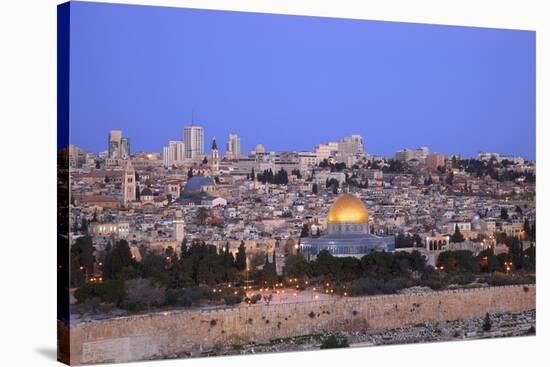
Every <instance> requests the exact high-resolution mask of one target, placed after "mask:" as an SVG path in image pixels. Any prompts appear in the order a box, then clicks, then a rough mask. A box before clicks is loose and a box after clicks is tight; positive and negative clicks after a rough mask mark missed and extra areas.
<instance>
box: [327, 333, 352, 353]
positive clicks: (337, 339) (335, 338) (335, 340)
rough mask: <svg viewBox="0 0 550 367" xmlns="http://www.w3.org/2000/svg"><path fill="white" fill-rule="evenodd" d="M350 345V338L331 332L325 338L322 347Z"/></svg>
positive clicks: (344, 346)
mask: <svg viewBox="0 0 550 367" xmlns="http://www.w3.org/2000/svg"><path fill="white" fill-rule="evenodd" d="M346 347H349V343H348V339H347V338H346V337H345V336H340V335H334V334H331V335H329V336H327V337H326V338H324V339H323V342H322V343H321V349H331V348H346Z"/></svg>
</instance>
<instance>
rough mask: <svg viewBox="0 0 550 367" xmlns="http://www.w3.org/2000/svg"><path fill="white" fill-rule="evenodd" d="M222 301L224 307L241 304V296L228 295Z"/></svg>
mask: <svg viewBox="0 0 550 367" xmlns="http://www.w3.org/2000/svg"><path fill="white" fill-rule="evenodd" d="M223 299H224V301H225V304H226V305H236V304H239V303H241V302H242V298H241V296H236V295H228V296H225V297H224V298H223Z"/></svg>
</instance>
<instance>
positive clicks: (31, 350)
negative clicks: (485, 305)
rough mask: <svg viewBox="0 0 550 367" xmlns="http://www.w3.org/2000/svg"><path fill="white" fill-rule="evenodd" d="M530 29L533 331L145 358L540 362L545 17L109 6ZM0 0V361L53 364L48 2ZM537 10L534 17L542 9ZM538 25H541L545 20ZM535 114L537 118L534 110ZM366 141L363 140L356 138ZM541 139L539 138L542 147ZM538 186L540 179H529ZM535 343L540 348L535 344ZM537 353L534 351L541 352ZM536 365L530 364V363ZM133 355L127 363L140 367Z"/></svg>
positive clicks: (291, 5) (345, 6)
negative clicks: (533, 57)
mask: <svg viewBox="0 0 550 367" xmlns="http://www.w3.org/2000/svg"><path fill="white" fill-rule="evenodd" d="M116 2H129V3H140V4H155V5H171V6H188V7H197V8H212V9H226V10H244V11H257V12H271V13H283V14H304V15H321V16H330V17H342V18H346V17H347V18H361V19H378V20H394V21H407V22H419V23H438V24H452V25H473V26H484V27H498V28H515V29H528V30H536V31H537V173H538V177H537V182H538V185H537V186H538V187H537V194H538V196H537V207H538V213H537V217H538V218H537V222H538V223H539V225H538V226H537V227H538V249H537V252H538V264H539V266H538V269H537V272H538V274H537V277H538V278H537V298H538V315H537V336H536V337H527V338H507V339H493V340H485V341H469V342H451V343H438V344H419V345H403V346H390V347H375V348H361V349H344V350H331V351H322V352H320V351H319V352H302V353H282V354H265V355H255V356H244V357H243V356H239V357H229V358H226V357H224V358H205V359H194V360H172V361H163V362H156V364H155V365H158V366H176V365H178V366H181V365H185V366H219V365H220V364H223V365H224V366H227V367H230V366H242V365H255V366H258V365H261V366H281V365H286V366H294V365H306V366H311V365H313V364H316V365H319V366H335V365H336V366H341V365H343V364H344V363H345V364H351V365H358V366H359V365H361V366H364V365H371V366H372V365H381V366H386V365H392V366H393V365H397V364H400V365H402V366H432V365H434V366H435V365H437V366H442V365H443V366H464V365H468V366H480V365H491V366H522V365H525V364H527V363H531V364H532V363H534V364H535V365H540V364H543V363H544V364H547V363H548V361H547V360H545V359H548V345H550V342H549V337H548V336H549V330H550V329H549V324H548V319H549V318H548V315H549V313H550V311H549V309H548V304H549V298H548V291H546V290H545V287H546V286H547V284H548V281H547V280H548V273H549V272H548V270H546V269H545V263H546V262H547V261H548V251H547V249H546V248H545V247H546V243H545V242H546V240H547V239H548V238H549V234H548V227H545V225H548V224H549V221H548V204H547V203H543V201H544V200H545V199H548V196H549V195H548V188H546V189H545V188H544V187H543V185H546V186H547V185H548V184H545V183H547V182H548V177H549V176H548V159H549V154H548V153H549V148H548V145H549V143H548V138H549V135H548V126H547V124H546V126H545V123H548V118H547V117H548V112H547V108H546V107H547V105H548V104H547V102H548V98H547V96H548V87H549V80H548V75H549V73H548V68H549V67H550V64H549V62H548V60H549V59H548V49H549V44H548V38H549V36H548V35H549V33H550V30H549V27H548V23H549V22H548V14H550V12H549V11H548V9H545V5H544V3H545V1H528V0H523V1H519V0H514V1H507V0H499V1H498V0H497V1H488V0H476V1H470V0H460V1H454V0H453V1H445V0H431V1H428V0H401V1H390V0H387V1H380V2H369V1H365V0H363V1H347V0H332V1H324V0H317V1H305V0H292V1H289V0H269V1H267V0H248V1H246V0H232V1H230V0H224V1H206V0H203V1H198V0H197V1H176V0H173V1H116ZM57 3H58V1H55V0H36V1H30V0H26V1H24V0H11V1H9V0H4V1H1V2H0V41H1V42H0V138H1V144H0V149H1V154H0V159H1V160H0V177H1V178H0V248H1V250H0V272H1V273H0V285H1V288H0V335H1V341H0V342H1V344H0V361H1V363H0V364H1V365H3V366H14V365H17V366H19V365H26V366H37V365H48V364H49V365H53V364H55V363H57V362H55V348H56V300H55V282H56V272H55V267H56V264H55V263H56V242H55V231H56V224H55V221H56V214H55V213H56V198H55V193H56V191H55V179H56V171H55V170H56V161H55V158H56V142H55V139H56V78H55V75H56V4H57ZM545 15H546V19H545V18H544V16H545ZM545 20H546V24H545ZM543 113H544V114H543ZM365 138H366V139H369V137H368V136H366V137H365ZM544 143H546V145H544ZM541 183H542V184H541ZM544 345H546V350H545V349H544ZM545 357H546V358H545ZM537 361H538V362H537ZM149 364H153V362H142V363H140V364H137V363H133V364H127V365H128V366H133V365H136V366H137V365H141V366H143V365H149Z"/></svg>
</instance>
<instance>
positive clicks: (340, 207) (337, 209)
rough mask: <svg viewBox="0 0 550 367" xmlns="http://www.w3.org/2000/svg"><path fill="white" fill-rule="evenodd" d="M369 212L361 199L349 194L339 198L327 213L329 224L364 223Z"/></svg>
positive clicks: (367, 218) (367, 219)
mask: <svg viewBox="0 0 550 367" xmlns="http://www.w3.org/2000/svg"><path fill="white" fill-rule="evenodd" d="M368 221H369V211H368V210H367V207H366V206H365V204H363V202H362V201H361V199H359V198H358V197H356V196H354V195H351V194H344V195H342V196H340V197H339V198H338V199H336V201H335V202H334V203H333V204H332V206H331V207H330V209H329V211H328V222H329V223H365V222H368Z"/></svg>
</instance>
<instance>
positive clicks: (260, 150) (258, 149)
mask: <svg viewBox="0 0 550 367" xmlns="http://www.w3.org/2000/svg"><path fill="white" fill-rule="evenodd" d="M256 153H262V154H263V153H265V147H264V146H263V144H258V145H256Z"/></svg>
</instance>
